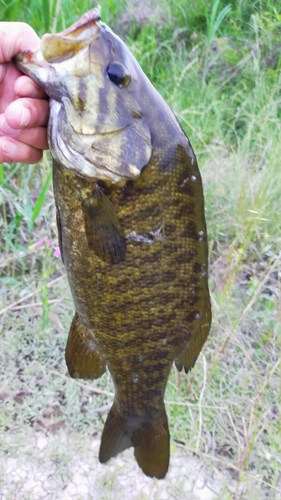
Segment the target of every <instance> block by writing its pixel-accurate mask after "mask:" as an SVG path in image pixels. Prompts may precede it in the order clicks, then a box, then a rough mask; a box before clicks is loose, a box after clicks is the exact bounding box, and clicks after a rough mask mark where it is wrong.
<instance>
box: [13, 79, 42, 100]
mask: <svg viewBox="0 0 281 500" xmlns="http://www.w3.org/2000/svg"><path fill="white" fill-rule="evenodd" d="M14 91H15V95H16V96H17V97H33V98H37V99H43V98H47V95H46V93H45V91H44V89H43V88H42V87H40V86H39V85H38V84H37V83H35V82H34V81H33V80H31V78H29V76H25V75H24V76H20V77H19V78H18V79H17V80H16V81H15V86H14Z"/></svg>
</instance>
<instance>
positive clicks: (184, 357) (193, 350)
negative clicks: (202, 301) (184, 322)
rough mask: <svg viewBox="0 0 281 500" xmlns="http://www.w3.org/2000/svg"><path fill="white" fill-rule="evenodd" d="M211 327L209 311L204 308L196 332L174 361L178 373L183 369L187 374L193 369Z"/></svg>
mask: <svg viewBox="0 0 281 500" xmlns="http://www.w3.org/2000/svg"><path fill="white" fill-rule="evenodd" d="M210 326H211V310H210V308H209V307H207V308H206V310H205V313H204V315H203V321H201V324H200V327H199V328H198V331H197V332H195V333H194V334H193V338H192V340H191V341H190V342H189V344H188V345H187V347H186V348H185V349H184V350H183V351H182V353H181V354H180V356H178V357H177V358H176V359H175V365H176V368H177V369H178V371H179V372H181V371H182V369H183V368H184V371H185V373H188V372H189V371H190V370H191V368H193V367H194V365H195V363H196V360H197V358H198V356H199V354H200V352H201V349H202V347H203V345H204V344H205V341H206V339H207V337H208V333H209V330H210Z"/></svg>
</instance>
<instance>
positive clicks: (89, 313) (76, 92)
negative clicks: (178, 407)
mask: <svg viewBox="0 0 281 500" xmlns="http://www.w3.org/2000/svg"><path fill="white" fill-rule="evenodd" d="M47 42H48V43H47ZM69 47H70V48H71V50H72V52H71V50H70V48H69ZM69 51H70V52H69ZM83 51H84V52H85V53H86V56H84V55H83V54H84V52H83ZM87 51H89V52H87ZM39 52H40V54H41V53H42V54H43V60H44V62H43V63H42V56H40V57H37V56H36V54H35V55H34V54H30V53H29V52H28V53H23V54H19V55H18V58H17V63H18V65H19V67H20V68H21V69H22V70H23V71H24V72H26V73H27V74H29V75H30V76H31V77H32V78H34V79H35V80H36V81H37V82H38V83H40V84H42V85H43V86H44V88H45V89H46V92H47V93H48V94H49V95H50V97H51V101H50V121H49V140H50V148H51V152H52V155H53V157H54V166H53V185H54V195H55V202H56V207H57V224H58V232H59V243H60V249H61V255H62V258H63V262H64V264H65V267H66V272H67V276H68V280H69V284H70V288H71V292H72V295H73V299H74V305H75V311H76V312H75V315H74V319H73V321H72V325H71V327H70V332H69V337H68V341H67V346H66V362H67V365H68V369H69V372H70V375H71V376H74V377H81V378H89V379H93V378H98V377H99V376H101V375H102V374H103V373H104V371H105V369H106V366H107V367H108V369H109V371H110V374H111V376H112V379H113V383H114V387H115V398H114V403H113V406H112V408H111V410H110V412H109V415H108V418H107V421H106V423H105V427H104V430H103V435H102V442H101V448H100V461H101V462H106V461H107V460H109V459H110V458H111V457H113V456H115V455H116V454H117V453H119V452H120V451H122V450H124V449H125V448H127V447H130V446H134V448H135V457H136V459H137V462H138V464H139V465H140V467H141V468H142V470H143V471H144V473H145V474H147V475H148V476H151V477H153V476H156V477H158V478H163V477H164V476H165V474H166V472H167V469H168V465H169V429H168V422H167V417H166V413H165V408H164V394H165V389H166V385H167V380H168V376H169V373H170V370H171V366H172V364H173V362H175V364H176V366H177V368H178V369H179V370H182V369H183V368H184V369H185V371H186V372H188V371H189V370H190V369H191V368H192V367H193V365H194V363H195V362H196V359H197V357H198V355H199V353H200V350H201V349H202V346H203V344H204V342H205V340H206V338H207V335H208V332H209V328H210V323H211V310H210V299H209V293H208V283H207V271H208V270H207V262H208V254H207V233H206V224H205V217H204V199H203V190H202V182H201V177H200V173H199V170H198V166H197V161H196V157H195V155H194V153H193V150H192V148H191V145H190V143H189V141H188V139H187V138H186V136H185V135H184V133H183V131H182V129H181V127H180V126H179V124H178V122H177V121H176V119H175V117H174V115H173V114H172V112H171V111H170V109H169V108H168V106H167V104H166V103H165V101H163V100H162V98H161V97H160V96H159V94H158V93H157V91H156V90H155V89H154V87H153V86H152V85H151V84H150V82H149V80H148V79H147V78H146V77H145V75H144V74H143V73H142V71H141V69H140V67H139V66H138V65H137V63H136V61H135V60H134V58H133V56H132V55H131V53H130V52H129V50H128V49H127V47H126V46H125V45H124V44H123V43H122V42H121V40H120V39H118V37H116V35H114V34H113V33H112V32H111V31H110V30H109V29H108V28H107V27H106V25H104V24H103V23H100V21H99V15H98V13H97V11H96V10H93V11H90V12H89V13H86V14H85V15H84V16H82V18H81V19H80V20H79V21H78V22H77V23H75V24H74V25H73V27H71V28H68V30H65V31H64V32H62V33H60V34H58V35H45V38H44V37H43V39H42V42H41V48H40V51H39ZM100 54H101V55H100ZM108 54H109V55H108ZM85 57H86V61H87V62H86V63H85ZM44 58H45V59H44ZM83 58H84V59H83ZM72 59H75V65H74V66H73V65H72V66H71V65H70V68H68V67H67V66H65V60H66V61H67V64H68V60H69V62H70V63H71V60H72ZM89 60H90V61H91V64H90V66H89V67H88V66H87V65H89V62H88V61H89ZM115 60H116V61H117V63H115ZM120 61H121V62H120ZM121 63H122V64H121ZM59 65H61V67H62V69H61V70H60V66H59ZM85 65H86V66H87V67H86V69H85V68H84V66H85ZM38 68H39V70H38ZM44 72H46V74H45V73H44ZM54 72H55V77H54ZM49 74H51V75H52V81H51V82H50V79H49ZM120 74H121V76H120ZM42 75H43V76H42ZM46 75H47V76H46ZM66 75H67V76H66ZM73 75H74V77H73ZM109 80H110V82H109ZM120 82H121V84H120ZM119 84H120V85H119ZM123 87H124V90H122V89H123ZM127 87H128V91H127V90H126V88H127ZM126 92H127V93H126Z"/></svg>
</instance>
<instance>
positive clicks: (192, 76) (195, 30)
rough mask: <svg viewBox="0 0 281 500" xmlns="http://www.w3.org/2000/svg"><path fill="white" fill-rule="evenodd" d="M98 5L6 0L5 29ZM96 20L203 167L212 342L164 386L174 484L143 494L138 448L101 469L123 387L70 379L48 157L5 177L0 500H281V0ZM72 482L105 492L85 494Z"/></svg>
mask: <svg viewBox="0 0 281 500" xmlns="http://www.w3.org/2000/svg"><path fill="white" fill-rule="evenodd" d="M93 6H94V5H93V3H92V1H90V0H86V1H85V2H83V7H81V1H79V2H78V1H77V0H72V1H70V0H61V1H60V0H56V1H54V0H49V1H46V0H42V2H38V1H37V0H36V1H35V0H26V1H25V2H24V4H23V3H22V2H20V1H19V0H12V1H11V0H0V20H9V21H25V22H27V23H29V24H31V25H32V26H33V28H34V29H35V30H36V31H37V32H38V34H39V35H40V36H41V35H42V34H43V33H44V32H46V31H51V30H54V31H59V30H61V29H63V28H65V27H66V26H68V25H70V24H71V23H72V22H74V21H75V20H76V19H77V18H78V17H80V15H81V14H82V12H84V11H86V10H87V9H90V8H92V7H93ZM101 11H102V15H103V20H104V21H105V22H107V23H108V24H109V25H110V26H111V27H112V28H113V30H114V31H116V32H117V33H119V34H120V36H121V37H122V38H123V39H125V41H126V43H127V44H128V45H129V47H130V48H131V50H132V52H133V53H134V54H135V56H136V58H137V59H138V60H139V62H140V64H141V66H142V67H143V69H144V71H145V72H146V73H147V75H148V76H149V78H150V79H151V81H152V82H153V84H154V85H155V87H156V88H157V89H158V90H159V91H160V93H161V94H162V95H163V96H164V97H165V99H166V100H167V101H168V103H169V104H170V106H171V107H172V109H173V110H174V112H175V113H176V115H177V117H178V119H179V121H180V123H181V125H182V127H183V128H184V130H185V131H186V133H187V135H188V136H189V138H190V140H191V143H192V145H193V148H194V149H195V152H196V154H197V157H198V161H199V165H200V168H201V172H202V176H203V181H204V189H205V203H206V216H207V223H208V232H209V244H210V290H211V294H212V301H213V315H214V319H213V326H212V332H211V335H210V338H209V340H208V342H207V344H206V347H205V348H204V352H203V354H202V355H201V356H200V359H199V361H198V363H197V365H196V367H195V369H194V370H193V372H192V374H191V376H189V377H186V376H185V375H182V374H177V373H176V372H173V373H172V374H171V377H170V380H169V383H168V388H167V393H166V400H167V410H168V414H169V419H170V427H171V436H172V443H173V444H172V459H171V464H172V466H171V472H170V473H169V475H168V477H167V479H166V480H165V481H163V482H160V483H157V481H156V482H153V481H150V480H147V481H146V479H143V478H142V476H139V477H138V481H139V483H138V484H141V487H140V490H139V491H138V490H137V489H136V487H135V483H134V482H133V485H132V477H133V476H132V474H133V472H132V471H135V469H134V467H135V464H134V463H133V458H132V453H131V450H129V451H128V452H126V453H125V454H124V458H122V457H121V458H120V459H118V460H117V459H116V461H112V462H110V464H111V465H109V466H108V467H107V468H102V469H97V467H98V466H97V465H96V463H97V462H96V455H97V450H96V448H94V449H92V444H91V443H92V442H93V441H94V439H95V437H97V439H99V437H100V434H101V429H102V426H103V422H104V420H105V416H106V413H107V410H108V407H109V405H110V401H111V400H112V386H111V382H110V378H109V377H108V376H103V377H102V379H101V380H98V381H97V382H96V383H92V384H85V383H80V382H77V381H72V380H71V379H69V377H68V376H67V372H66V367H65V362H64V346H65V341H66V336H67V331H68V327H69V324H70V319H71V317H72V314H73V306H72V299H71V297H70V294H69V291H68V286H67V282H66V278H65V274H64V269H63V266H62V264H61V263H60V260H59V259H57V258H56V256H55V254H56V252H55V250H56V246H57V235H56V228H55V221H54V207H53V196H52V191H51V188H50V180H51V178H50V155H49V154H48V153H47V154H46V155H45V156H44V158H43V160H42V161H41V162H40V164H39V165H36V166H34V167H30V166H23V165H19V164H13V165H8V164H5V165H0V200H1V219H0V226H1V237H0V247H1V257H0V270H1V275H0V287H1V301H2V305H1V311H0V314H1V316H0V333H1V337H0V360H1V361H0V402H1V403H2V406H1V407H0V427H1V433H0V464H1V466H0V469H1V470H4V471H5V473H4V475H3V474H1V477H0V491H2V494H3V498H7V499H14V498H20V499H22V498H23V499H25V498H26V499H30V498H36V499H38V498H71V496H72V495H73V496H74V498H81V499H85V498H101V499H102V498H104V499H107V498H111V497H112V498H113V496H114V498H115V499H117V498H121V497H122V498H124V497H125V498H127V496H126V495H128V498H136V499H139V500H141V499H146V498H149V499H151V498H155V499H158V498H159V499H160V498H161V499H162V498H163V499H164V498H178V499H179V498H180V499H189V498H192V499H197V498H198V499H203V498H204V499H205V498H206V499H207V498H214V499H220V498H221V499H224V500H227V499H254V498H261V499H263V498H269V499H275V498H281V474H280V470H281V416H280V415H281V402H280V401H281V399H280V396H281V386H280V345H281V299H280V297H281V293H280V276H281V271H280V259H281V258H280V246H281V214H280V198H281V197H280V193H281V168H280V158H281V140H280V137H281V130H280V129H281V121H280V118H281V96H280V86H281V75H280V68H281V58H280V49H281V6H280V0H276V1H274V0H264V1H262V0H254V1H248V0H212V1H209V0H169V1H168V0H162V1H161V2H160V0H155V1H148V0H147V1H144V2H141V3H140V2H134V1H133V0H132V1H130V0H128V1H127V2H126V1H125V0H121V1H119V2H118V1H117V0H104V1H103V2H102V5H101ZM1 456H2V458H1ZM122 460H123V462H122ZM190 460H193V462H190ZM28 463H29V464H30V466H29V467H27V468H24V464H25V465H26V464H28ZM194 463H195V464H197V465H196V467H197V466H198V467H199V468H198V467H197V469H196V467H195V466H194ZM124 464H125V465H124ZM126 464H127V465H126ZM128 464H130V465H128ZM131 464H133V465H131ZM127 466H128V467H129V468H130V467H133V469H130V474H129V475H128V474H127V472H126V471H127V469H126V467H127ZM75 467H76V468H75ZM194 467H195V469H196V471H197V472H196V474H197V476H198V477H197V478H195V479H194V481H193V483H192V484H193V486H190V484H189V483H188V484H189V486H188V488H189V489H187V490H186V489H185V488H186V484H187V482H188V481H189V479H188V478H190V477H191V476H192V474H194ZM36 468H37V469H38V468H39V469H40V471H41V472H40V473H39V472H38V470H39V469H38V470H37V469H36ZM76 469H77V470H78V469H79V474H80V476H81V477H82V476H83V478H84V479H85V478H91V477H92V478H94V479H92V483H89V484H91V489H90V490H87V491H86V489H85V488H86V486H85V481H84V483H83V481H82V480H81V481H80V479H81V477H80V476H79V478H80V479H79V481H80V483H79V481H78V479H77V474H76V472H77V471H76ZM36 470H37V473H36ZM95 470H98V471H99V473H98V475H97V473H96V472H95ZM42 471H44V472H42ZM81 471H82V472H81ZM124 471H125V472H124ZM202 471H203V472H202ZM77 473H78V472H77ZM135 473H136V474H137V472H135ZM40 474H41V475H40ZM44 474H45V475H44ZM75 474H76V476H75ZM122 474H123V476H122ZM200 474H201V476H200ZM74 476H75V478H76V484H78V490H77V492H76V493H75V492H74V493H73V491H74V490H73V489H71V488H70V489H69V487H70V486H69V485H70V484H72V482H73V481H74V479H73V477H74ZM199 476H200V477H201V479H202V477H203V480H202V481H203V483H204V481H205V483H204V484H205V485H206V484H207V485H209V490H208V491H209V496H206V495H207V493H206V488H205V486H204V485H203V486H202V487H201V486H200V485H199V486H198V484H199V483H198V478H199ZM192 477H193V476H192ZM120 478H121V479H122V478H123V479H122V480H121V479H120ZM201 479H200V480H201ZM71 481H72V482H71ZM89 481H91V479H89ZM122 481H123V482H122ZM130 481H131V482H130ZM142 481H143V482H142ZM196 481H197V482H196ZM199 482H200V481H199ZM79 485H80V486H79ZM40 488H41V489H40ZM83 488H84V489H83ZM130 488H131V490H130ZM192 488H193V489H192ZM196 488H197V489H196ZM75 491H76V490H75ZM167 491H168V497H167V496H166V497H165V492H167ZM128 492H129V493H128ZM118 495H120V496H118ZM134 495H135V496H134ZM204 495H205V496H204ZM212 495H213V496H212Z"/></svg>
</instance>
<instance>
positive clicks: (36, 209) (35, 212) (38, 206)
mask: <svg viewBox="0 0 281 500" xmlns="http://www.w3.org/2000/svg"><path fill="white" fill-rule="evenodd" d="M51 179H52V171H50V172H49V175H48V177H47V179H46V182H45V184H44V186H43V187H42V189H41V192H40V194H39V196H38V198H37V200H36V202H35V205H34V207H33V211H32V221H33V222H35V221H36V219H37V217H38V215H39V214H40V212H41V209H42V207H43V205H44V202H45V198H46V194H47V191H48V189H49V185H50V182H51Z"/></svg>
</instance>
